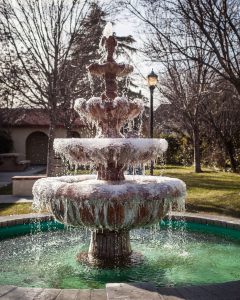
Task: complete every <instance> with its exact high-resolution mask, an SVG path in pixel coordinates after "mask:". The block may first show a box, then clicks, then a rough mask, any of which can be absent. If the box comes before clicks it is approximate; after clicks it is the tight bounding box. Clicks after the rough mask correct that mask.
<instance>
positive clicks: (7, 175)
mask: <svg viewBox="0 0 240 300" xmlns="http://www.w3.org/2000/svg"><path fill="white" fill-rule="evenodd" d="M39 172H43V173H44V172H46V167H44V166H31V167H29V168H28V169H27V170H25V171H22V172H0V187H1V186H4V185H7V184H9V183H11V182H12V177H13V176H28V175H34V174H38V173H39Z"/></svg>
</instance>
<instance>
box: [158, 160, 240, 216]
mask: <svg viewBox="0 0 240 300" xmlns="http://www.w3.org/2000/svg"><path fill="white" fill-rule="evenodd" d="M154 175H163V176H169V177H176V178H179V179H182V180H183V181H184V182H185V183H186V185H187V191H188V197H187V201H186V204H187V205H186V206H187V210H189V211H209V212H216V213H223V214H226V215H232V216H237V217H240V174H233V173H227V172H218V171H213V170H212V169H206V168H203V173H198V174H196V173H194V171H193V167H176V166H164V168H162V169H161V168H158V169H156V170H154Z"/></svg>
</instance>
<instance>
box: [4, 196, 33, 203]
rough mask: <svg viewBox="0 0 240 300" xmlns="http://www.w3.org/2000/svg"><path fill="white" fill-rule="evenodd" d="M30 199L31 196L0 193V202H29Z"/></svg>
mask: <svg viewBox="0 0 240 300" xmlns="http://www.w3.org/2000/svg"><path fill="white" fill-rule="evenodd" d="M32 201H33V199H32V197H26V196H24V197H22V196H13V195H0V203H31V202H32Z"/></svg>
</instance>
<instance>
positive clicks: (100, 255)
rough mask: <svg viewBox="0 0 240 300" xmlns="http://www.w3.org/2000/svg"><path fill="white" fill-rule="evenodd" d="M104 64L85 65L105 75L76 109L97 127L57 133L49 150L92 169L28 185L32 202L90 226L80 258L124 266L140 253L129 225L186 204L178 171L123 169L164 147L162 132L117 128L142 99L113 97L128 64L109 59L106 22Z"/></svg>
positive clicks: (113, 44) (113, 46)
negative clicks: (131, 133) (137, 133)
mask: <svg viewBox="0 0 240 300" xmlns="http://www.w3.org/2000/svg"><path fill="white" fill-rule="evenodd" d="M101 46H102V47H103V48H105V50H106V60H105V61H104V62H103V63H102V64H97V63H94V64H92V65H90V66H89V72H90V73H91V75H94V76H102V77H103V78H104V80H105V92H104V93H103V94H102V96H101V97H93V98H91V99H89V100H88V101H86V100H85V99H77V100H76V103H75V110H76V111H77V112H78V113H79V114H80V116H81V117H83V118H86V119H88V120H89V119H91V120H92V121H93V122H95V124H96V126H97V127H98V133H97V137H96V138H84V139H81V138H73V139H55V141H54V149H55V151H56V153H58V154H60V155H61V156H62V157H63V159H65V160H67V161H69V162H70V163H71V164H75V165H80V164H87V163H94V164H95V166H96V170H97V175H78V176H62V177H51V178H43V179H40V180H38V181H37V182H36V183H35V184H34V187H33V195H34V205H35V206H37V207H40V208H43V207H47V209H49V210H50V211H51V212H52V214H53V215H54V216H55V218H56V219H57V220H58V221H60V222H62V223H64V224H67V225H72V226H85V227H87V228H89V229H90V230H91V243H90V247H89V251H88V253H80V254H79V255H78V260H80V261H85V262H88V263H91V264H93V265H100V266H109V265H116V264H117V265H124V264H129V263H134V262H136V259H137V260H139V257H140V256H138V255H135V253H133V252H132V249H131V244H130V237H129V231H130V230H131V229H133V228H137V227H141V226H145V225H151V224H154V223H157V222H159V220H161V218H162V217H164V216H165V215H166V214H167V212H168V210H169V209H170V208H171V207H172V206H174V205H176V206H177V207H178V209H182V208H183V207H184V197H185V194H186V186H185V184H184V182H182V181H181V180H179V179H175V178H168V177H161V176H136V175H134V176H126V175H124V171H125V170H126V169H127V167H128V166H129V165H132V166H134V165H136V164H139V163H144V162H146V161H149V160H151V159H153V158H156V157H157V156H158V155H160V154H162V153H163V152H165V151H166V150H167V146H168V145H167V141H166V140H164V139H147V138H146V139H145V138H125V137H124V136H123V135H122V134H121V132H120V130H121V128H122V127H123V126H124V125H125V123H126V122H128V121H131V120H133V119H134V118H135V117H137V116H138V115H139V114H141V113H142V111H143V109H144V104H143V102H142V100H141V99H134V100H129V99H127V98H126V97H117V77H120V76H126V75H128V74H129V73H131V72H132V71H133V67H132V66H130V65H124V64H118V63H116V62H115V60H114V59H113V55H114V53H115V49H116V46H117V41H116V38H115V37H114V35H113V34H112V27H111V25H110V24H107V26H106V28H105V31H104V35H103V37H102V40H101Z"/></svg>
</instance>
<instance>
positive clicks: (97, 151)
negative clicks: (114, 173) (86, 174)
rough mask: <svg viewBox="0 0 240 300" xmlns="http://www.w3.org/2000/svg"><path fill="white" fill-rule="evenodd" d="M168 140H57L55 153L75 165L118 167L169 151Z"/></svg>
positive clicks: (149, 158)
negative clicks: (87, 164) (110, 165)
mask: <svg viewBox="0 0 240 300" xmlns="http://www.w3.org/2000/svg"><path fill="white" fill-rule="evenodd" d="M167 147H168V143H167V141H166V140H165V139H148V138H101V139H98V138H72V139H68V138H66V139H55V140H54V150H55V151H56V153H58V154H60V155H62V156H63V157H64V158H65V159H66V160H67V161H69V162H70V163H72V164H76V165H80V164H86V163H90V162H92V163H95V164H97V165H98V164H101V165H105V166H106V167H107V165H108V164H109V163H112V164H113V165H115V166H116V167H117V166H123V167H125V166H127V165H129V164H130V165H136V164H139V163H143V162H147V161H149V160H151V159H153V158H154V157H157V156H158V155H161V154H162V153H163V152H165V151H166V150H167Z"/></svg>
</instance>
